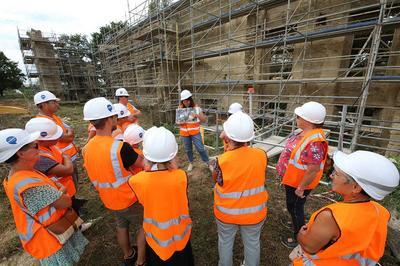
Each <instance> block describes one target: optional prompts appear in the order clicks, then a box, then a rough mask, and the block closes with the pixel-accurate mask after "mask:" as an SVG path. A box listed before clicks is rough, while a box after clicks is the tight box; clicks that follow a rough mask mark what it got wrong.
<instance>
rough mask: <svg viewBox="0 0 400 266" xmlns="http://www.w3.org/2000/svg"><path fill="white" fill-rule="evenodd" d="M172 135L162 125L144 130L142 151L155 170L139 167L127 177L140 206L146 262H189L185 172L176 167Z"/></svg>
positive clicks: (189, 224) (185, 264)
mask: <svg viewBox="0 0 400 266" xmlns="http://www.w3.org/2000/svg"><path fill="white" fill-rule="evenodd" d="M177 152H178V144H177V143H176V140H175V136H174V134H172V133H171V132H170V131H168V130H167V129H165V128H164V127H159V128H157V127H152V128H150V129H149V130H148V131H147V132H146V136H145V140H144V144H143V154H144V156H145V158H146V160H147V161H148V162H150V163H151V164H156V165H157V169H158V170H157V171H142V172H140V173H138V174H137V175H135V176H133V177H131V178H130V180H129V185H130V186H131V187H132V189H133V191H134V192H135V194H136V196H137V198H138V200H139V202H140V203H141V204H142V205H143V207H144V219H143V228H144V231H145V234H146V243H147V249H146V261H147V265H174V266H192V265H194V262H193V255H192V248H191V244H190V234H191V231H192V220H191V218H190V215H189V206H188V197H187V185H188V182H187V176H186V173H185V172H184V171H183V170H181V169H177V166H176V162H175V159H174V158H175V156H176V154H177Z"/></svg>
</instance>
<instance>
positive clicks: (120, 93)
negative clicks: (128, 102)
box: [115, 88, 129, 97]
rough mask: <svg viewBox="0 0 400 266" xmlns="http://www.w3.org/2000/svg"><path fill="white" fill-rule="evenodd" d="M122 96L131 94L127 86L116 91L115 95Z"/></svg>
mask: <svg viewBox="0 0 400 266" xmlns="http://www.w3.org/2000/svg"><path fill="white" fill-rule="evenodd" d="M120 96H129V93H128V91H127V90H126V89H125V88H119V89H117V90H116V91H115V97H120Z"/></svg>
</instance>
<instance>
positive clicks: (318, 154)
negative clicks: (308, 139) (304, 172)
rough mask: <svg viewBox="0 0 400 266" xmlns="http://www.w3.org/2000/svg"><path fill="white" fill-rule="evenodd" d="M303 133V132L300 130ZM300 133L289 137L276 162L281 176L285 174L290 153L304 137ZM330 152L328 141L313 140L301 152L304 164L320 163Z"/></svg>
mask: <svg viewBox="0 0 400 266" xmlns="http://www.w3.org/2000/svg"><path fill="white" fill-rule="evenodd" d="M300 133H301V132H300ZM300 133H297V134H294V135H292V136H290V137H289V139H288V141H287V142H286V145H285V148H284V149H283V151H282V153H281V156H280V157H279V161H278V163H277V164H276V171H277V172H278V174H279V176H283V175H284V174H285V172H286V168H287V166H288V163H289V159H290V155H291V154H292V151H293V149H294V148H295V147H296V145H297V144H298V143H299V142H300V140H301V139H302V136H301V135H300ZM327 152H328V143H327V142H324V141H318V142H312V143H310V144H308V145H307V146H306V148H305V149H304V150H303V152H302V153H301V156H300V159H301V160H302V162H303V163H304V164H320V163H321V162H322V161H323V160H324V158H325V156H326V153H327Z"/></svg>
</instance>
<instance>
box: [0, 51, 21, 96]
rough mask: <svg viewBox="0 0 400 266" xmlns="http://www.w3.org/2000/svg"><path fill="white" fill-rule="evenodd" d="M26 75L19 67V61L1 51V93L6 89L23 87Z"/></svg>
mask: <svg viewBox="0 0 400 266" xmlns="http://www.w3.org/2000/svg"><path fill="white" fill-rule="evenodd" d="M24 79H25V75H24V74H23V73H22V72H21V70H20V69H19V68H18V63H16V62H13V61H11V60H10V59H8V58H7V57H6V55H5V54H4V53H3V52H1V51H0V95H1V96H3V91H4V90H6V89H11V90H15V89H19V88H21V87H22V84H23V81H24Z"/></svg>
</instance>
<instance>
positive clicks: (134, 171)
mask: <svg viewBox="0 0 400 266" xmlns="http://www.w3.org/2000/svg"><path fill="white" fill-rule="evenodd" d="M133 150H134V151H135V152H136V153H137V154H138V155H139V156H140V157H142V158H143V152H142V150H141V149H139V148H133ZM141 171H143V168H142V167H136V166H135V167H133V174H134V175H136V174H137V173H139V172H141Z"/></svg>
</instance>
